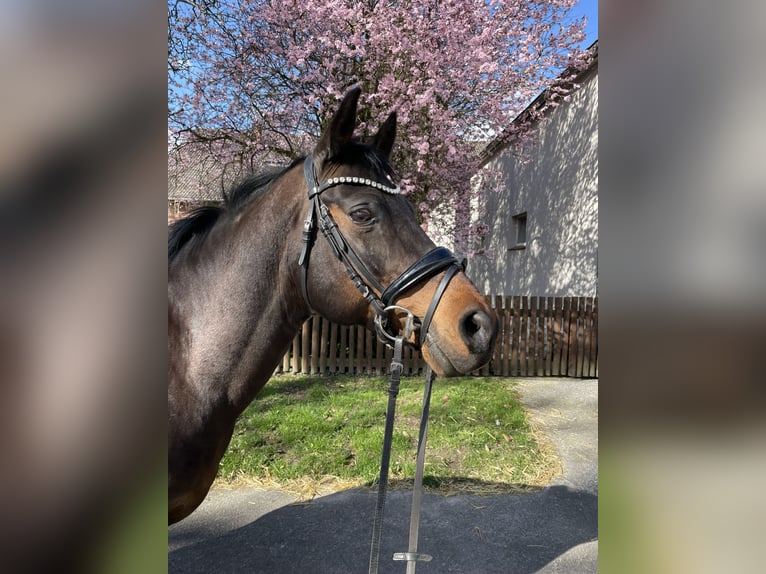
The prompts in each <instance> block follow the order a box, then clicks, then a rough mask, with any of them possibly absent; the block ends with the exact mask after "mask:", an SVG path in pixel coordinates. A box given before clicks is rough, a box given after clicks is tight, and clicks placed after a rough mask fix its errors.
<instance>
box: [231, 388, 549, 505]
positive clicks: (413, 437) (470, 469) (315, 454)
mask: <svg viewBox="0 0 766 574" xmlns="http://www.w3.org/2000/svg"><path fill="white" fill-rule="evenodd" d="M514 386H515V383H514V382H513V381H512V380H509V379H498V378H461V379H437V380H436V382H435V383H434V387H433V395H432V400H431V415H430V418H429V427H428V446H427V450H426V467H425V478H424V484H425V485H426V486H427V487H430V488H431V489H432V490H433V489H440V490H444V489H449V488H454V487H455V486H456V485H460V486H459V489H460V490H469V491H482V490H486V489H492V487H495V488H501V489H508V488H527V487H536V486H542V485H544V484H547V483H548V482H549V481H550V478H551V477H552V476H553V475H554V474H555V472H556V471H557V461H556V460H555V458H554V457H553V456H552V454H551V451H550V448H549V447H547V445H545V444H542V445H540V444H538V441H537V440H536V436H537V437H539V436H540V435H539V433H534V432H533V430H532V428H530V424H529V422H528V421H527V418H526V416H525V413H524V411H523V409H522V408H521V406H520V404H519V402H518V395H517V393H516V391H515V390H514ZM387 388H388V381H387V380H386V379H383V378H351V377H310V376H303V377H294V376H287V375H283V376H281V377H275V378H274V379H272V380H271V381H270V382H269V383H268V384H267V385H266V387H265V388H264V389H263V390H262V391H261V393H260V394H259V396H258V398H257V399H256V400H255V401H254V402H253V403H252V404H251V405H250V406H249V407H248V409H247V410H246V411H245V412H244V413H243V414H242V416H241V417H240V419H239V421H238V422H237V426H236V428H235V431H234V437H233V438H232V441H231V444H230V445H229V449H228V451H227V452H226V455H225V456H224V458H223V460H222V461H221V465H220V469H219V484H220V483H221V482H223V483H231V482H238V481H242V480H245V481H250V482H256V483H259V482H262V483H270V484H272V485H274V484H276V485H280V486H283V485H287V484H289V483H291V482H296V481H297V482H301V481H304V482H305V481H308V482H317V481H323V480H325V481H326V480H327V479H328V477H331V481H333V482H335V483H337V484H344V485H345V486H362V485H372V484H373V483H375V482H376V481H377V478H378V473H379V468H380V451H381V447H382V441H383V428H384V422H385V412H386V404H387V400H388V394H387V392H386V389H387ZM422 399H423V380H422V379H420V378H404V379H402V383H401V387H400V391H399V399H398V402H397V418H396V423H395V425H394V438H393V446H392V454H391V472H390V480H391V481H392V485H394V486H395V485H396V483H397V482H400V483H402V482H403V483H406V481H407V480H408V479H409V480H411V479H412V477H413V475H414V472H415V454H416V447H417V436H418V425H419V419H420V409H421V404H422Z"/></svg>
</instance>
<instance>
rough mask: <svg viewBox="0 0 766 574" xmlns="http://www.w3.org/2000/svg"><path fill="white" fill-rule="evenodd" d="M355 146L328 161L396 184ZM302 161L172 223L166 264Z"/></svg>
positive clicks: (372, 154)
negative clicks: (364, 170)
mask: <svg viewBox="0 0 766 574" xmlns="http://www.w3.org/2000/svg"><path fill="white" fill-rule="evenodd" d="M355 144H356V145H350V146H346V148H345V149H344V150H343V151H342V152H341V154H339V156H338V157H337V158H333V159H332V160H331V162H332V163H337V164H339V165H342V164H349V165H355V164H362V165H366V166H368V167H369V168H370V169H371V171H372V175H373V177H375V178H384V179H382V180H381V181H385V178H388V179H390V180H391V181H396V179H397V178H396V174H395V172H394V169H393V168H392V167H391V164H390V163H389V161H388V158H387V157H386V156H384V155H383V154H381V153H380V152H379V151H378V150H376V149H375V148H373V147H371V146H369V145H365V144H364V143H361V142H358V141H357V142H355ZM305 159H306V158H305V157H299V158H298V159H296V160H294V161H293V162H292V163H290V165H288V166H287V167H284V168H277V169H271V170H266V171H264V172H261V173H259V174H254V175H249V176H246V177H245V178H244V179H242V180H241V181H240V182H239V183H237V184H236V185H234V186H233V187H232V188H231V189H230V190H229V191H228V192H224V193H223V198H222V199H223V203H222V205H220V206H217V205H205V206H202V207H198V208H196V209H194V210H193V211H192V212H191V213H190V214H189V215H188V216H186V217H184V218H183V219H179V220H178V221H176V222H175V223H173V224H172V225H171V226H170V229H169V231H168V264H170V263H171V262H172V261H173V259H174V258H175V257H176V255H178V253H179V252H180V251H181V249H182V248H183V247H184V246H185V245H187V244H189V245H191V246H192V248H194V247H196V246H198V245H200V244H201V243H202V241H203V240H204V239H205V237H207V234H208V233H209V232H210V230H211V229H212V228H213V225H215V223H216V221H218V220H219V219H220V218H221V217H222V215H223V214H225V213H237V212H238V211H239V210H241V209H242V208H243V207H244V206H245V205H247V204H248V203H250V201H252V200H253V199H254V198H256V197H259V196H260V195H262V194H263V193H264V192H265V191H266V190H268V189H269V187H270V186H271V184H272V183H274V182H275V181H276V180H277V179H279V178H280V177H282V175H284V174H285V173H286V172H287V171H289V170H291V169H292V168H293V167H295V166H296V165H298V164H299V163H303V161H304V160H305Z"/></svg>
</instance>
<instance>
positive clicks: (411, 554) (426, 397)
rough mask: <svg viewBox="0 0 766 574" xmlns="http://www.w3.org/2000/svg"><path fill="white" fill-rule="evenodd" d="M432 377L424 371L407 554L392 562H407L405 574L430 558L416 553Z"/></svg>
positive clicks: (396, 556)
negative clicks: (424, 381)
mask: <svg viewBox="0 0 766 574" xmlns="http://www.w3.org/2000/svg"><path fill="white" fill-rule="evenodd" d="M435 378H436V375H434V373H433V371H432V370H431V367H428V370H427V371H426V384H425V389H424V391H423V411H422V414H421V415H420V433H419V435H418V458H417V463H416V465H415V484H414V485H413V487H412V509H411V511H410V542H409V545H408V546H407V552H397V553H395V554H394V560H406V561H407V574H415V566H417V563H418V562H430V561H431V556H430V555H429V554H423V553H419V552H418V534H419V532H420V507H421V505H422V502H423V468H424V467H425V462H426V433H427V432H428V410H429V406H430V404H431V388H432V386H433V382H434V379H435Z"/></svg>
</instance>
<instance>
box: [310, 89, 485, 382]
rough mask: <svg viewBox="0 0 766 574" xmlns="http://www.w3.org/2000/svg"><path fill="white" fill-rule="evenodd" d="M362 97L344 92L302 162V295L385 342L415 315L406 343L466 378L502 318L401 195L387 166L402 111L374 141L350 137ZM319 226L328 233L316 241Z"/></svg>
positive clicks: (445, 371)
mask: <svg viewBox="0 0 766 574" xmlns="http://www.w3.org/2000/svg"><path fill="white" fill-rule="evenodd" d="M359 94H360V90H358V89H355V90H352V91H351V92H349V93H348V94H347V95H346V97H345V98H344V99H343V102H342V103H341V105H340V107H339V109H338V111H337V112H336V114H335V116H334V117H333V118H332V120H331V122H330V124H329V127H328V128H327V130H326V131H325V132H324V133H323V134H322V136H321V138H320V140H319V143H318V144H317V147H316V149H315V151H314V153H313V154H312V155H311V156H309V158H307V161H306V164H305V166H304V174H305V179H306V180H307V183H308V190H309V198H310V200H311V201H310V208H309V211H308V216H307V219H306V226H305V227H304V234H303V236H304V248H303V253H302V255H301V264H302V268H303V269H302V271H303V275H302V283H303V291H304V297H305V299H306V301H307V302H308V304H309V305H310V306H311V308H313V309H314V310H315V311H317V312H318V313H320V314H322V315H324V316H325V317H327V318H329V319H331V320H333V321H336V322H340V323H359V324H364V323H366V324H368V325H369V326H372V324H373V323H374V322H375V321H376V318H377V322H378V325H377V329H378V332H379V334H382V335H383V336H385V333H405V332H406V328H407V317H408V315H407V312H406V311H404V310H403V309H406V310H408V311H409V312H410V313H411V315H412V316H413V317H414V318H415V320H414V322H413V323H414V325H413V326H414V329H413V330H412V332H410V333H407V336H408V341H409V342H410V343H411V344H413V345H416V346H420V347H421V349H422V352H423V357H424V358H425V360H426V361H427V362H428V364H429V365H430V366H431V368H432V369H433V370H434V372H435V373H436V374H438V375H444V376H450V375H459V374H466V373H469V372H471V371H473V370H475V369H476V368H478V367H480V366H481V365H483V364H484V363H486V362H487V361H488V360H489V359H490V357H491V354H492V350H493V347H494V343H495V338H496V334H497V318H496V315H495V313H494V312H493V311H492V309H491V308H490V307H489V306H488V305H487V303H486V301H485V299H484V297H482V295H481V294H480V293H479V292H478V291H477V290H476V288H475V287H474V286H473V284H472V283H471V282H470V281H469V279H468V278H467V277H466V276H465V274H464V273H463V271H462V269H461V268H460V267H459V266H458V264H457V262H456V261H455V259H454V258H453V256H452V254H451V253H449V251H447V250H446V249H444V248H438V249H437V248H435V245H434V243H433V242H432V241H431V240H430V239H429V238H428V236H427V235H426V234H425V232H424V231H423V230H422V229H421V227H420V225H419V224H418V222H417V219H416V217H415V211H414V209H413V207H412V204H411V203H410V202H409V201H408V200H407V199H406V198H405V197H404V196H402V195H400V194H399V189H398V187H397V186H396V184H395V183H394V173H393V170H392V169H391V167H390V165H389V162H388V156H389V154H390V152H391V149H392V146H393V143H394V138H395V134H396V115H395V113H393V114H391V115H390V116H389V118H388V119H387V120H386V121H385V122H384V123H383V125H382V126H381V127H380V129H379V130H378V132H377V133H376V134H375V135H374V136H373V137H372V138H371V139H370V140H369V143H368V144H362V143H359V142H357V141H354V140H352V136H353V132H354V128H355V125H356V107H357V102H358V99H359ZM317 226H318V227H319V229H321V230H322V231H321V232H320V233H318V234H317V237H316V239H314V233H315V229H316V227H317ZM318 235H324V236H325V238H326V239H327V240H325V239H323V238H320V237H318ZM309 261H310V267H309Z"/></svg>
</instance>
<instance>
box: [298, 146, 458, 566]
mask: <svg viewBox="0 0 766 574" xmlns="http://www.w3.org/2000/svg"><path fill="white" fill-rule="evenodd" d="M303 174H304V177H305V179H306V185H307V186H308V198H309V209H308V213H307V214H306V219H305V220H304V223H303V235H302V249H301V254H300V258H299V260H298V264H299V265H300V267H301V290H302V292H303V298H304V300H305V301H306V304H307V305H308V307H309V309H312V307H311V302H310V300H309V294H308V269H309V260H310V257H311V247H312V245H313V243H314V237H315V229H316V227H317V225H318V227H319V229H320V230H321V232H322V235H324V237H325V239H326V240H327V242H328V243H329V244H330V247H331V248H332V250H333V253H334V254H335V256H336V257H337V258H338V259H339V260H340V261H341V263H343V266H344V268H345V270H346V274H347V275H348V277H349V278H350V279H351V281H352V282H353V283H354V286H355V287H356V288H357V289H358V290H359V292H360V293H361V294H362V296H363V297H364V298H365V299H366V300H367V302H368V303H369V304H370V306H371V307H372V308H373V310H374V311H375V330H376V332H377V334H378V338H379V339H380V340H381V341H382V342H383V343H385V344H386V345H388V346H389V347H392V348H393V349H394V356H393V360H392V362H391V369H390V372H391V380H390V385H389V389H388V394H389V400H388V409H387V412H386V427H385V431H384V438H383V452H382V455H381V465H380V480H379V483H378V500H377V505H376V509H375V519H374V523H373V532H372V543H371V548H370V563H369V574H377V572H378V559H379V554H380V538H381V533H382V524H383V509H384V505H385V497H386V488H387V484H388V467H389V459H390V454H391V441H392V437H393V424H394V417H395V411H396V397H397V395H398V392H399V381H400V377H401V373H402V349H403V345H404V341H405V340H407V339H409V337H410V336H411V334H412V333H413V331H414V329H415V327H416V323H420V336H419V340H418V347H419V348H422V346H423V344H424V343H425V341H426V337H427V335H428V328H429V327H430V325H431V320H432V319H433V316H434V313H435V312H436V308H437V306H438V305H439V301H440V300H441V298H442V295H444V292H445V291H446V289H447V286H448V285H449V283H450V281H451V280H452V278H453V277H454V276H455V274H456V273H457V272H458V271H460V270H461V269H462V266H461V265H460V264H458V261H457V259H455V257H454V255H453V254H452V253H451V252H450V251H449V249H447V248H445V247H435V248H434V249H432V250H430V251H429V252H427V253H426V254H425V255H423V256H422V257H421V258H420V259H418V260H417V261H416V262H415V263H413V264H412V265H410V267H408V268H407V269H406V270H405V271H404V272H403V273H402V274H401V275H400V276H399V277H397V278H396V279H395V280H394V281H393V282H391V284H390V285H389V286H388V287H383V286H382V285H381V284H380V282H379V281H378V280H377V279H376V278H375V276H374V275H373V274H372V273H371V272H370V271H369V269H367V267H366V265H365V264H364V262H363V261H362V260H361V259H360V258H359V256H358V255H357V254H356V252H354V250H353V249H352V248H351V246H350V245H349V243H348V242H347V241H346V240H345V238H344V237H343V234H342V233H341V232H340V229H339V228H338V225H337V224H336V223H335V220H334V219H333V218H332V215H331V214H330V210H329V209H328V208H327V205H326V204H325V203H324V202H323V201H322V193H323V192H325V191H327V190H328V189H330V188H332V187H335V186H339V185H352V186H362V187H372V188H374V189H377V190H379V191H382V192H383V193H388V194H390V195H398V194H399V193H400V192H401V191H400V189H399V187H398V186H395V185H393V184H392V182H390V181H389V182H387V183H381V182H378V181H374V180H371V179H368V178H360V177H347V176H341V177H334V178H331V179H328V180H326V181H324V182H322V183H320V182H319V181H318V179H317V175H316V171H315V168H314V160H313V157H312V156H311V155H309V156H308V157H307V158H306V160H305V162H304V164H303ZM445 270H446V271H445ZM442 271H445V273H444V277H443V278H442V280H441V282H440V284H439V287H438V288H437V289H436V291H435V292H434V296H433V297H432V299H431V303H430V304H429V306H428V310H427V311H426V314H425V316H424V317H423V318H422V319H417V318H416V317H415V316H414V315H413V313H412V312H410V311H409V310H408V309H406V308H404V307H401V306H398V305H396V304H395V303H396V300H397V299H398V298H399V297H400V296H401V295H402V293H404V292H405V291H407V290H408V289H411V288H413V287H415V286H417V285H420V284H422V283H424V282H425V281H427V280H428V279H430V278H431V277H433V276H434V275H437V274H438V273H440V272H442ZM312 311H313V309H312ZM392 311H399V312H403V313H405V314H406V316H407V319H406V324H405V328H404V331H403V332H400V333H392V332H390V331H389V327H390V322H389V313H390V312H392ZM434 379H435V375H433V373H432V371H431V369H430V368H428V369H427V372H426V386H425V394H424V397H423V412H422V417H421V421H420V433H419V435H420V436H419V440H418V455H417V466H416V470H415V485H414V488H413V499H412V510H411V515H410V542H409V548H408V551H407V552H399V553H396V554H394V560H403V561H406V562H407V574H414V572H415V565H416V564H417V562H418V561H425V562H427V561H430V560H431V557H430V556H428V555H427V554H420V553H418V552H417V540H418V527H419V520H420V504H421V500H422V480H423V465H424V459H425V442H426V429H427V425H428V405H429V401H430V396H431V385H432V383H433V380H434Z"/></svg>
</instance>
